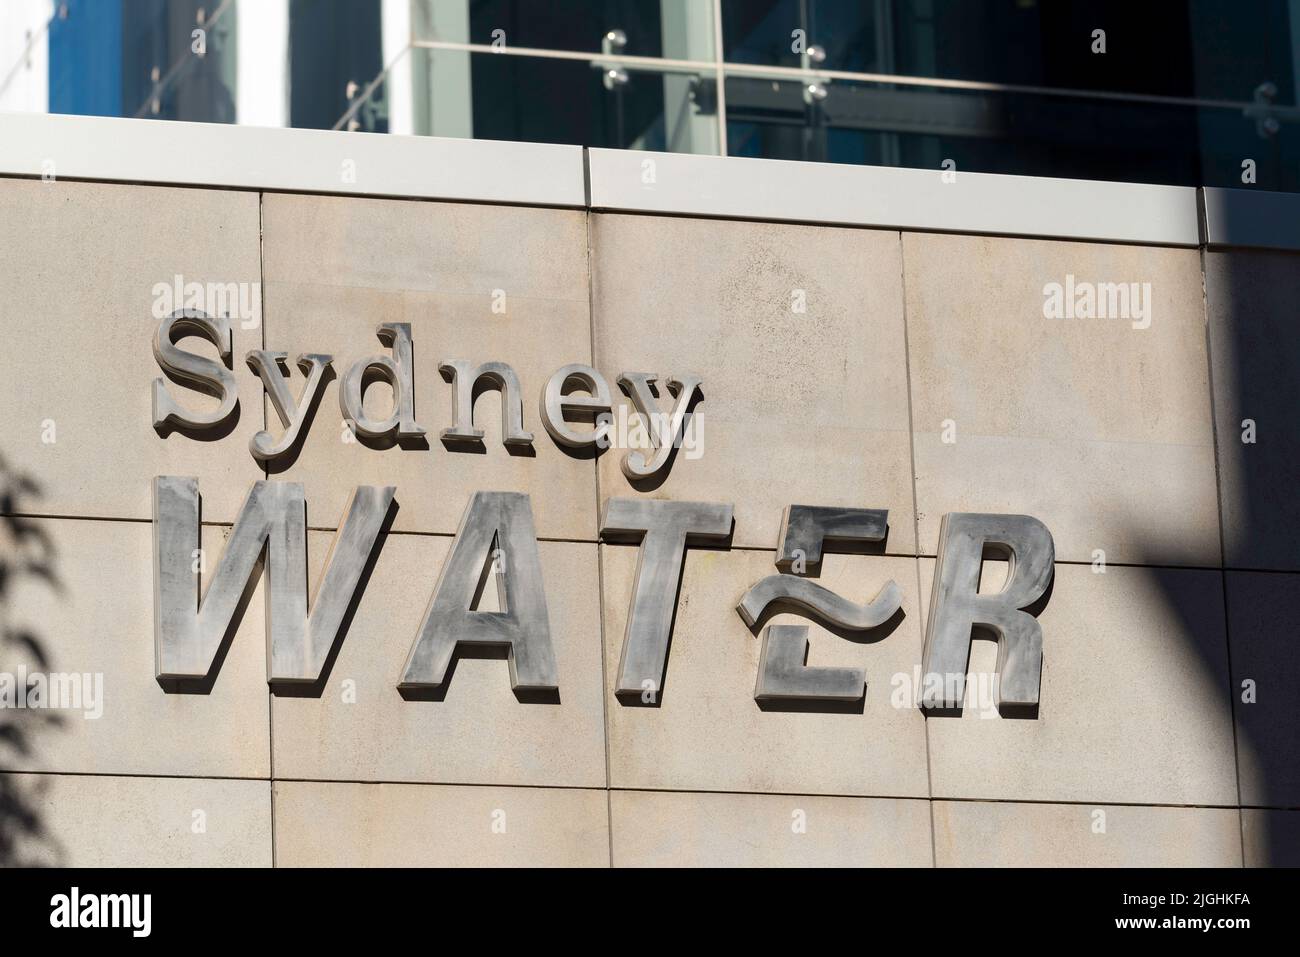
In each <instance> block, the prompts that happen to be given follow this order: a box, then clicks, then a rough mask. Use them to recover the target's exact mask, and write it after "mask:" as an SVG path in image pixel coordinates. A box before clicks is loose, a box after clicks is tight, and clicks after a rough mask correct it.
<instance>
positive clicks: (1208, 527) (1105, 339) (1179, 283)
mask: <svg viewBox="0 0 1300 957" xmlns="http://www.w3.org/2000/svg"><path fill="white" fill-rule="evenodd" d="M903 258H904V262H905V267H906V278H905V284H906V294H907V330H908V344H909V357H910V367H911V386H912V423H913V429H914V437H915V442H916V495H917V509H918V511H919V513H920V514H919V526H920V539H921V551H922V553H923V554H934V553H935V551H936V549H937V547H938V541H939V523H940V520H941V519H942V518H943V515H944V513H946V512H953V511H966V512H1012V513H1024V514H1028V515H1033V516H1034V517H1035V518H1038V519H1040V520H1041V521H1043V522H1044V523H1045V524H1046V525H1047V527H1048V528H1049V529H1051V531H1052V535H1053V536H1054V538H1055V540H1056V556H1057V559H1058V560H1061V561H1092V560H1093V557H1094V555H1093V552H1094V550H1096V549H1101V550H1103V551H1104V552H1105V555H1106V559H1107V560H1108V561H1110V562H1128V563H1140V564H1154V563H1160V564H1174V565H1185V564H1186V565H1206V566H1210V565H1218V564H1219V530H1218V524H1217V522H1216V521H1215V516H1216V493H1215V475H1214V455H1213V448H1214V447H1213V432H1212V427H1211V420H1210V392H1209V382H1208V363H1207V359H1206V352H1205V316H1204V311H1203V308H1202V299H1201V279H1200V272H1199V264H1198V257H1197V252H1196V250H1194V249H1158V248H1151V247H1127V246H1108V245H1102V244H1097V243H1063V242H1043V241H1034V240H1021V239H998V238H989V237H980V236H945V235H937V234H935V235H931V234H912V233H908V234H904V236H903ZM1068 274H1072V275H1074V276H1075V277H1076V280H1077V281H1079V282H1082V281H1087V282H1094V283H1097V282H1116V283H1118V282H1149V283H1151V298H1152V312H1151V317H1152V318H1151V325H1150V328H1147V329H1135V328H1133V324H1132V321H1130V320H1125V319H1046V318H1044V316H1043V308H1044V293H1043V289H1044V286H1045V285H1046V284H1048V283H1052V282H1057V283H1062V284H1064V283H1065V282H1066V276H1067V275H1068ZM949 421H951V422H952V423H954V424H955V439H956V440H955V441H954V442H945V441H944V438H945V436H944V431H943V430H944V428H945V423H946V422H949Z"/></svg>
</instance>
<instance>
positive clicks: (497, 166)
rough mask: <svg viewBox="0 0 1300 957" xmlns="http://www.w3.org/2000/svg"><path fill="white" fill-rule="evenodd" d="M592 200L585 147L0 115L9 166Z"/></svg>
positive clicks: (477, 198) (170, 179)
mask: <svg viewBox="0 0 1300 957" xmlns="http://www.w3.org/2000/svg"><path fill="white" fill-rule="evenodd" d="M47 162H49V163H52V164H53V170H54V174H55V176H57V177H59V178H68V179H95V180H111V181H114V182H126V183H167V184H171V185H184V186H216V187H226V188H232V189H257V190H285V191H291V192H320V193H346V194H349V195H361V196H403V197H412V198H419V199H456V200H464V201H469V202H485V203H515V204H520V205H536V206H574V207H582V206H585V205H586V190H585V185H584V175H583V173H584V171H583V157H582V147H580V146H554V145H551V144H546V143H503V142H495V141H492V140H459V139H443V138H438V137H432V136H393V135H390V134H383V133H335V132H331V131H328V130H290V129H269V128H261V127H252V126H229V125H223V124H216V123H181V122H173V121H160V120H124V119H116V118H109V117H98V116H60V115H49V114H43V113H4V114H0V176H41V175H42V173H43V172H44V171H45V170H46V169H47V168H48V167H47V166H46V163H47Z"/></svg>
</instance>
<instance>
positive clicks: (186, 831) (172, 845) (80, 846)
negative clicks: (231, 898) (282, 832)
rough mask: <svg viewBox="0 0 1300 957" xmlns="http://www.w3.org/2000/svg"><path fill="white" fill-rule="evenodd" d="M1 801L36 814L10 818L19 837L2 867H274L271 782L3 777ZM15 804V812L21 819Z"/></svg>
mask: <svg viewBox="0 0 1300 957" xmlns="http://www.w3.org/2000/svg"><path fill="white" fill-rule="evenodd" d="M0 794H3V795H5V797H7V798H12V799H14V800H16V801H19V802H21V805H22V806H23V807H25V808H26V809H28V810H30V811H31V812H32V817H31V819H30V820H31V824H30V826H19V825H17V824H16V822H17V820H18V818H17V815H6V819H5V820H4V821H3V822H0V824H2V825H3V826H4V827H5V829H6V831H8V832H9V836H10V837H12V838H15V842H14V847H13V857H12V860H7V861H6V860H0V864H22V865H27V866H32V865H36V866H56V867H268V866H270V864H271V785H270V782H268V781H230V780H213V779H210V778H171V777H166V778H145V777H127V778H123V777H112V776H107V775H87V776H83V775H72V774H0ZM12 809H13V808H12V805H10V810H12Z"/></svg>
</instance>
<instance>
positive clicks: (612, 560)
mask: <svg viewBox="0 0 1300 957" xmlns="http://www.w3.org/2000/svg"><path fill="white" fill-rule="evenodd" d="M601 556H602V590H603V597H604V608H605V612H604V621H605V672H606V685H607V687H606V695H607V707H608V720H609V761H610V781H611V784H612V785H613V786H614V787H617V788H649V789H689V790H726V791H760V792H795V793H804V794H807V793H813V794H845V795H863V796H887V797H924V796H926V795H927V794H928V786H927V781H926V768H925V739H924V735H925V730H924V721H923V718H922V716H921V713H920V712H919V711H918V710H917V709H916V708H914V707H911V706H910V702H909V704H908V706H905V707H895V706H894V701H893V700H892V699H893V687H892V686H893V682H894V676H896V675H899V674H902V675H907V676H910V674H911V671H912V668H913V666H914V665H915V664H916V663H918V662H919V661H920V659H921V634H920V616H919V614H918V612H917V603H916V595H917V591H916V563H915V560H914V559H907V558H895V557H883V556H864V555H854V556H846V555H834V554H828V555H826V556H825V559H824V561H823V569H822V574H821V577H820V579H819V581H820V583H821V584H822V585H824V586H826V587H827V588H829V589H831V590H832V591H834V592H836V593H838V594H841V595H843V596H845V597H847V598H849V599H851V600H853V601H855V602H862V601H867V600H869V599H871V598H872V597H873V596H874V595H875V594H876V592H877V591H878V590H879V589H880V588H881V587H882V586H883V585H884V584H885V582H886V581H888V580H889V579H890V578H893V579H894V580H895V581H897V582H898V584H899V585H900V586H901V587H902V589H903V594H904V600H903V614H904V617H903V619H902V620H901V622H898V623H897V624H896V626H895V627H894V628H893V630H892V632H890V625H889V624H886V625H885V626H882V627H881V628H879V629H876V631H875V632H873V633H868V638H869V643H868V642H862V641H861V640H846V639H844V638H840V637H837V636H836V635H834V634H832V633H831V632H829V631H827V630H826V629H824V628H822V627H821V626H820V625H818V624H816V623H814V622H809V621H807V620H806V619H803V618H799V617H797V616H795V615H791V614H780V615H776V616H774V617H772V618H771V619H770V621H769V622H768V624H806V625H808V626H809V641H810V643H811V647H810V650H809V654H808V663H809V664H810V665H814V666H825V667H859V668H862V667H865V669H866V675H867V689H866V698H865V702H863V703H861V704H860V705H859V706H858V707H857V708H847V709H846V708H826V707H822V708H820V709H819V708H817V707H815V706H814V707H808V708H804V709H803V710H776V709H774V708H771V707H769V708H768V709H767V710H765V709H764V708H761V707H760V706H759V704H758V702H756V701H755V700H754V684H755V681H756V679H757V676H758V657H759V651H760V646H761V640H760V638H759V637H757V636H755V635H754V634H751V632H750V631H749V629H748V628H747V627H746V626H745V623H744V621H743V620H742V619H741V618H740V616H739V615H738V614H737V613H736V603H737V602H738V601H739V600H740V598H741V596H742V595H743V594H744V593H745V591H746V590H747V589H748V588H749V587H750V586H751V585H753V584H755V583H756V582H758V581H759V580H760V579H762V578H763V577H765V576H767V575H770V574H775V573H776V567H775V565H774V564H773V562H774V561H775V553H774V552H769V551H743V550H733V551H730V552H721V551H704V550H694V549H692V550H690V551H688V553H687V556H686V563H685V571H684V573H683V578H682V584H681V592H680V596H679V600H678V605H677V618H676V622H675V625H674V630H673V636H672V644H671V646H670V649H669V656H668V667H667V671H666V675H665V679H664V687H663V693H662V694H661V695H660V698H659V702H658V705H657V706H655V707H642V706H640V705H639V704H638V703H634V704H632V705H627V704H623V703H622V702H620V701H619V700H616V699H615V698H613V683H614V681H615V678H616V677H617V671H618V663H619V657H620V654H621V651H622V647H623V635H624V630H625V628H626V621H627V617H626V616H627V611H628V604H629V596H630V595H631V594H632V583H633V576H634V572H635V568H636V549H635V548H633V547H630V546H622V545H602V546H601ZM760 634H761V632H760Z"/></svg>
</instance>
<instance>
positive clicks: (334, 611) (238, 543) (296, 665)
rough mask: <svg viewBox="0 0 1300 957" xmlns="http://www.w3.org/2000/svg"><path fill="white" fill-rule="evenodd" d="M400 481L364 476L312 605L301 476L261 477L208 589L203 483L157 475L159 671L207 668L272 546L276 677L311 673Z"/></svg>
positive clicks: (173, 674)
mask: <svg viewBox="0 0 1300 957" xmlns="http://www.w3.org/2000/svg"><path fill="white" fill-rule="evenodd" d="M393 492H394V489H393V487H392V486H387V487H383V488H380V487H378V486H374V485H362V486H358V488H357V489H356V491H355V492H353V494H352V500H351V501H350V502H349V503H348V507H347V510H346V511H345V513H344V519H343V523H342V525H341V526H340V528H339V530H338V532H337V533H336V534H335V536H334V544H333V546H331V548H330V557H329V564H328V565H327V567H326V569H325V574H324V576H323V577H322V578H321V583H320V590H319V592H318V594H317V596H316V601H315V603H314V606H313V607H312V609H311V614H310V615H309V614H308V612H307V509H306V503H305V501H304V498H303V491H302V486H301V485H299V484H298V483H297V482H254V483H253V488H252V491H250V492H249V493H248V497H247V498H246V499H245V500H244V506H243V508H241V509H240V511H239V516H238V518H236V519H235V527H234V528H233V529H231V532H230V540H229V541H228V542H227V543H226V548H225V551H223V552H222V554H221V560H220V562H219V563H218V564H217V568H216V571H215V572H214V573H213V575H212V580H211V581H210V582H209V583H208V588H207V594H206V595H203V596H202V598H201V599H200V598H199V594H200V585H201V581H200V576H201V572H202V569H203V566H204V564H205V563H204V561H203V552H202V547H201V543H200V541H199V534H200V526H199V483H198V482H197V481H196V480H195V479H192V478H176V477H173V476H159V477H158V478H155V479H154V482H153V543H154V643H155V657H156V664H157V676H158V677H159V678H163V679H177V678H203V677H206V676H207V675H208V672H209V671H210V670H211V669H212V665H213V662H214V661H215V659H216V657H217V651H218V649H219V648H220V647H221V643H222V640H223V639H224V637H225V636H226V635H227V633H228V632H229V631H230V630H231V628H232V625H233V624H234V615H235V609H236V608H237V607H238V605H239V603H240V600H241V599H242V598H243V596H244V594H245V591H246V590H247V589H251V588H252V587H253V585H254V584H255V583H256V581H257V576H256V575H255V572H256V571H257V570H258V563H259V560H260V559H261V558H262V554H263V551H264V550H265V552H266V553H267V554H266V565H267V578H268V583H267V592H266V632H267V643H268V648H267V662H266V676H267V680H268V681H277V682H278V681H283V682H296V683H311V682H314V681H316V680H317V679H319V678H320V673H321V669H322V668H323V667H324V665H325V659H326V657H328V655H329V651H330V648H331V647H332V646H333V644H334V640H335V638H336V637H337V635H338V629H339V625H340V624H341V623H342V621H343V616H344V614H345V613H346V612H347V608H348V604H349V603H350V602H351V601H352V596H353V594H354V592H355V591H356V589H357V585H358V584H359V582H360V581H361V573H362V570H363V569H364V568H365V565H366V562H367V561H368V560H369V558H370V554H371V551H372V550H373V549H374V547H375V544H376V542H377V540H378V538H379V532H380V530H381V528H382V527H383V524H384V520H385V518H386V517H387V515H388V510H389V507H390V506H391V505H392V502H393Z"/></svg>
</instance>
